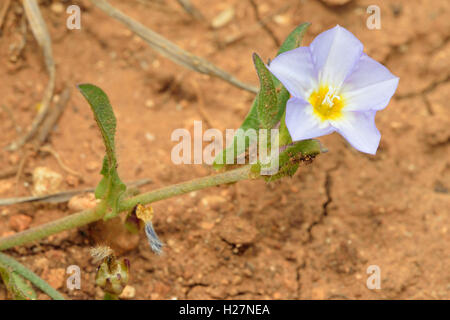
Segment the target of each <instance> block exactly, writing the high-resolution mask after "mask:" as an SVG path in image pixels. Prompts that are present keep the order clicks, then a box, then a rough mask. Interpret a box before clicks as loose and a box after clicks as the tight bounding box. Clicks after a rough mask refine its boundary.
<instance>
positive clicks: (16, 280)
mask: <svg viewBox="0 0 450 320" xmlns="http://www.w3.org/2000/svg"><path fill="white" fill-rule="evenodd" d="M0 277H1V278H2V280H3V283H4V284H5V286H6V289H7V290H8V291H9V292H10V293H11V295H12V296H13V298H14V299H15V300H36V298H37V295H36V292H35V291H34V290H33V288H32V287H31V286H30V285H28V283H26V281H25V280H24V279H23V278H22V277H21V276H19V275H18V274H17V273H15V272H14V271H11V270H9V269H8V267H6V266H3V265H1V264H0Z"/></svg>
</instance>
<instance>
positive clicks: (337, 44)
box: [310, 25, 363, 88]
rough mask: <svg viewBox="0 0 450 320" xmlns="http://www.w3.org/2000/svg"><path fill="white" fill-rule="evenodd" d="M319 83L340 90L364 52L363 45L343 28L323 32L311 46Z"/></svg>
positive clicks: (337, 27) (338, 27)
mask: <svg viewBox="0 0 450 320" xmlns="http://www.w3.org/2000/svg"><path fill="white" fill-rule="evenodd" d="M310 50H311V55H312V58H313V61H314V65H315V67H316V70H317V71H318V77H319V81H320V83H321V84H322V83H323V84H326V85H329V86H332V87H334V88H339V87H340V86H341V84H342V83H343V82H344V80H345V78H346V77H347V75H348V74H350V72H351V71H352V70H353V67H354V66H355V64H356V63H357V62H358V61H359V59H360V57H361V54H362V52H363V45H362V43H361V41H359V40H358V39H357V38H356V37H355V36H354V35H353V34H352V33H351V32H350V31H348V30H347V29H345V28H342V27H341V26H339V25H337V26H336V27H334V28H332V29H330V30H327V31H325V32H322V33H321V34H319V35H318V36H317V37H316V38H315V39H314V40H313V42H312V43H311V45H310Z"/></svg>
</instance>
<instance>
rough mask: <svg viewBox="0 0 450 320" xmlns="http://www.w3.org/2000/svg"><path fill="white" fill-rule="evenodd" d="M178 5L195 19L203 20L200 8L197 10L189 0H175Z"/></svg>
mask: <svg viewBox="0 0 450 320" xmlns="http://www.w3.org/2000/svg"><path fill="white" fill-rule="evenodd" d="M177 2H178V3H179V4H180V6H181V7H182V8H183V9H184V11H186V12H187V13H188V14H190V15H191V16H193V17H194V18H195V19H197V20H205V17H203V15H202V13H201V12H200V10H198V9H197V8H196V7H195V6H194V5H193V4H192V3H191V1H189V0H177Z"/></svg>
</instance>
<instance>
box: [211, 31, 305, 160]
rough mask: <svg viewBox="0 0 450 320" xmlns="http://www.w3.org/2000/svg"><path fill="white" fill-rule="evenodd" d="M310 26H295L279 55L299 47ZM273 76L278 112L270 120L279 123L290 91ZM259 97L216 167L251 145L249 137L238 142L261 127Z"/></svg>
mask: <svg viewBox="0 0 450 320" xmlns="http://www.w3.org/2000/svg"><path fill="white" fill-rule="evenodd" d="M309 26H310V23H303V24H301V25H299V26H298V27H297V28H295V29H294V30H293V31H292V32H291V33H290V34H289V35H288V37H287V38H286V40H285V41H284V42H283V44H282V45H281V47H280V49H279V50H278V53H277V55H279V54H281V53H283V52H286V51H289V50H292V49H295V48H297V47H299V46H300V45H301V42H302V39H303V36H304V35H305V33H306V30H307V29H308V27H309ZM271 76H272V81H273V85H274V87H275V92H276V98H277V99H276V101H277V112H276V113H275V116H274V118H273V119H271V121H270V122H271V123H277V122H278V121H280V119H281V118H282V116H283V114H284V111H285V110H286V102H287V101H288V99H289V92H288V91H287V90H286V88H284V86H283V85H282V84H281V82H280V81H278V79H277V78H275V76H273V75H271ZM258 97H259V94H258V95H257V96H256V97H255V100H254V101H253V104H252V107H251V108H250V111H249V112H248V114H247V116H246V117H245V120H244V122H243V123H242V125H241V126H240V129H242V131H241V130H239V131H237V134H236V135H235V136H234V139H233V142H232V143H231V144H230V145H229V146H228V147H227V148H226V149H224V150H222V152H221V153H219V154H218V155H217V156H216V159H215V160H214V164H213V167H214V168H215V169H221V168H223V167H224V166H225V165H226V159H227V157H230V155H229V154H230V153H233V154H232V157H231V158H233V159H236V158H237V157H238V156H239V155H240V154H242V153H243V152H245V150H246V149H247V148H248V147H249V145H250V141H249V139H248V138H245V145H241V146H238V143H237V141H238V138H242V137H239V135H242V134H243V132H245V131H246V130H249V129H254V130H256V131H257V132H258V130H259V127H260V121H259V119H258V105H259V102H258Z"/></svg>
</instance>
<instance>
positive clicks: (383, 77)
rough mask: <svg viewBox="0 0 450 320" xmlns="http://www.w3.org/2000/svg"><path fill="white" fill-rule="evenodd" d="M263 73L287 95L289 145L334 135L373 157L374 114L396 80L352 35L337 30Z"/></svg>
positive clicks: (289, 53)
mask: <svg viewBox="0 0 450 320" xmlns="http://www.w3.org/2000/svg"><path fill="white" fill-rule="evenodd" d="M267 68H268V69H269V70H270V72H272V74H273V75H274V76H275V77H277V79H278V80H280V82H281V83H282V84H283V85H284V86H285V87H286V89H287V90H288V91H289V93H290V94H291V98H290V99H289V100H288V102H287V105H286V127H287V129H288V131H289V133H290V135H291V137H292V140H294V141H299V140H305V139H311V138H315V137H320V136H323V135H326V134H330V133H332V132H334V131H337V132H338V133H340V134H341V135H342V136H343V137H344V138H345V139H346V140H347V141H348V142H349V143H350V144H351V145H352V146H353V147H355V148H356V149H358V150H359V151H362V152H365V153H370V154H375V153H376V151H377V148H378V145H379V142H380V138H381V135H380V132H379V131H378V129H377V127H376V125H375V114H376V112H377V111H378V110H382V109H384V108H385V107H386V106H387V105H388V103H389V100H390V99H391V97H392V96H393V94H394V92H395V90H396V89H397V85H398V81H399V78H398V77H396V76H394V75H393V74H392V73H391V72H390V71H389V70H388V69H387V68H386V67H384V66H383V65H382V64H380V63H378V62H377V61H375V60H373V59H372V58H370V57H369V56H367V55H366V54H365V53H363V45H362V43H361V42H360V41H359V40H358V39H357V38H356V37H355V36H354V35H353V34H352V33H351V32H349V31H348V30H346V29H345V28H343V27H341V26H339V25H337V26H336V27H334V28H332V29H330V30H327V31H325V32H323V33H321V34H319V35H318V36H317V37H316V38H315V39H314V40H313V41H312V43H311V45H310V46H309V47H299V48H296V49H293V50H290V51H287V52H284V53H282V54H280V55H278V56H277V57H276V58H275V59H274V60H273V61H272V62H271V63H270V64H269V65H268V66H267Z"/></svg>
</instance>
